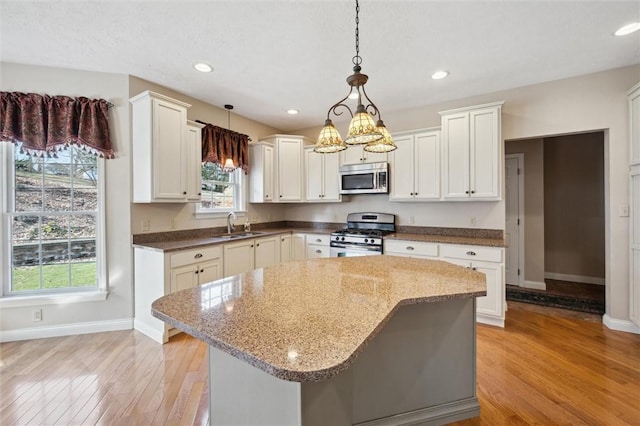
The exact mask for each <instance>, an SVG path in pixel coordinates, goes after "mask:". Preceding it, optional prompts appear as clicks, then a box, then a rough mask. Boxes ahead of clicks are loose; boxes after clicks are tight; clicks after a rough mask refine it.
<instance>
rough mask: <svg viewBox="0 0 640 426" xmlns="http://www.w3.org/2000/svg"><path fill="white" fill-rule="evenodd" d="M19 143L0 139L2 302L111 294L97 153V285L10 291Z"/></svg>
mask: <svg viewBox="0 0 640 426" xmlns="http://www.w3.org/2000/svg"><path fill="white" fill-rule="evenodd" d="M16 148H17V147H16V145H14V144H13V143H11V142H6V141H0V164H1V165H2V169H3V170H2V172H0V215H1V217H0V247H2V253H3V255H2V256H0V266H1V267H2V268H1V270H2V275H1V276H0V280H2V283H1V285H0V306H3V307H4V306H9V307H14V306H33V305H47V304H61V303H73V302H85V301H95V300H104V299H106V297H107V295H108V277H107V265H106V215H105V205H106V202H105V196H106V182H105V180H106V179H105V177H106V173H105V159H104V158H100V157H98V158H97V159H96V160H97V161H96V166H97V172H98V182H97V186H96V189H97V200H96V201H97V211H96V214H95V218H96V224H95V231H96V233H95V238H96V286H95V287H93V286H92V287H90V288H81V287H80V288H69V287H65V288H61V289H59V290H51V289H48V290H46V291H40V290H34V291H30V292H24V293H21V292H13V291H11V284H12V283H11V253H12V247H11V244H12V242H11V241H12V239H11V232H10V231H11V218H12V217H13V213H15V212H13V211H9V209H10V208H12V204H13V201H12V200H13V199H14V193H13V191H14V188H13V182H14V179H15V162H14V157H15V153H14V150H15V149H16Z"/></svg>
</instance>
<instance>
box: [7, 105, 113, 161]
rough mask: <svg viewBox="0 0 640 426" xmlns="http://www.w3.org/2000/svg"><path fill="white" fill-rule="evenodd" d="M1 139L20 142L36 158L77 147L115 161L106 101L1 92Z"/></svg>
mask: <svg viewBox="0 0 640 426" xmlns="http://www.w3.org/2000/svg"><path fill="white" fill-rule="evenodd" d="M0 94H1V95H2V99H1V103H0V140H3V141H8V142H13V143H19V142H22V150H23V151H24V152H26V153H28V154H33V155H38V156H42V155H55V152H56V151H59V150H61V149H64V148H67V147H69V145H73V144H75V145H78V146H79V147H80V148H82V149H84V150H87V151H89V152H91V153H93V154H95V155H98V156H100V157H105V158H113V157H114V153H113V149H112V147H111V138H110V135H109V122H108V120H107V110H108V105H109V104H108V102H107V101H106V100H104V99H88V98H85V97H78V98H72V97H69V96H48V95H38V94H36V93H20V92H0Z"/></svg>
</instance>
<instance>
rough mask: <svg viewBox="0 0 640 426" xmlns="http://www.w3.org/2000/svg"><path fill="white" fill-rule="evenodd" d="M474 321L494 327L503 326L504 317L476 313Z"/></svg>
mask: <svg viewBox="0 0 640 426" xmlns="http://www.w3.org/2000/svg"><path fill="white" fill-rule="evenodd" d="M476 322H478V323H480V324H487V325H493V326H496V327H502V328H504V318H495V317H490V316H485V315H483V314H476Z"/></svg>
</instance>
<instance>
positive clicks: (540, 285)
mask: <svg viewBox="0 0 640 426" xmlns="http://www.w3.org/2000/svg"><path fill="white" fill-rule="evenodd" d="M519 287H522V288H531V289H534V290H546V289H547V285H546V284H545V283H544V282H540V281H527V280H525V281H522V282H521V283H520V286H519Z"/></svg>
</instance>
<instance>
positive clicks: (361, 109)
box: [313, 0, 397, 154]
mask: <svg viewBox="0 0 640 426" xmlns="http://www.w3.org/2000/svg"><path fill="white" fill-rule="evenodd" d="M359 14H360V4H359V3H358V0H356V54H355V56H354V57H353V58H352V60H351V61H352V62H353V65H354V66H353V74H351V75H350V76H349V77H347V83H348V84H349V93H348V94H347V96H345V97H344V98H342V99H341V100H339V101H338V102H337V103H335V104H334V105H333V106H332V107H331V108H329V111H328V112H327V119H326V120H325V122H324V127H323V128H322V130H321V131H320V135H318V141H317V142H316V145H315V147H314V148H313V150H314V151H315V152H319V153H321V154H328V153H332V152H339V151H342V150H345V149H347V145H362V144H365V146H364V150H365V151H369V152H389V151H393V150H394V149H396V148H397V146H396V145H395V143H394V142H393V139H392V138H391V134H390V133H389V131H388V130H387V128H386V127H385V125H384V122H383V121H382V118H381V116H380V110H379V109H378V107H376V105H375V104H374V103H373V101H372V100H371V99H369V96H367V92H366V91H365V90H364V85H365V84H366V83H367V80H368V79H369V77H368V76H367V75H366V74H362V73H361V72H360V70H361V69H362V68H361V67H360V64H361V63H362V58H361V57H360V29H359V24H360V18H359ZM347 99H357V101H358V105H357V107H356V111H355V114H354V113H353V111H352V110H351V108H349V106H348V105H346V104H345V103H344V101H346V100H347ZM363 100H364V103H363ZM365 104H366V105H365ZM339 108H344V109H346V110H347V111H349V115H351V122H350V123H349V129H348V132H347V137H346V139H345V140H344V141H343V140H342V137H341V136H340V133H339V132H338V129H336V127H335V126H334V125H333V123H332V122H331V118H330V116H331V114H332V113H333V115H335V116H340V115H342V113H343V111H340V110H338V109H339ZM369 111H370V112H369ZM375 116H377V118H378V120H377V121H374V117H375Z"/></svg>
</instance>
